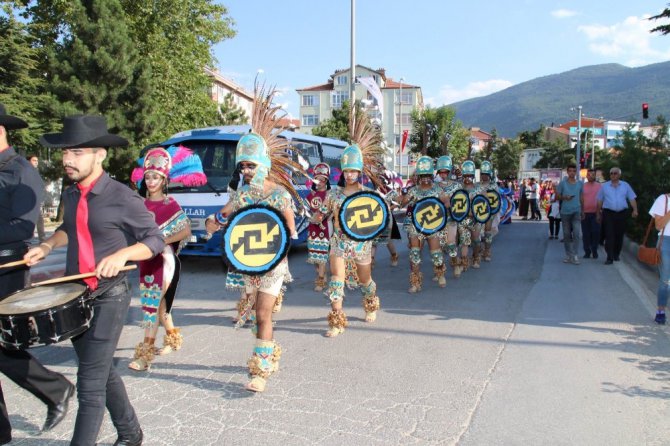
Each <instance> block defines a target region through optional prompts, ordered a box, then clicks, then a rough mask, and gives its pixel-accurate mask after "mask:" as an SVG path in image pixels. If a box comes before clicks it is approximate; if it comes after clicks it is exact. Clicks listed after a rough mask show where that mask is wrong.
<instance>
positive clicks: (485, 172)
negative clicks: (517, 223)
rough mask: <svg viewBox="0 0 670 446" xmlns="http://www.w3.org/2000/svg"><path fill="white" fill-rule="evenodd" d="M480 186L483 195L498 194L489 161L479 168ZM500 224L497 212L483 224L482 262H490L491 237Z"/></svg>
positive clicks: (496, 231)
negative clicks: (492, 191)
mask: <svg viewBox="0 0 670 446" xmlns="http://www.w3.org/2000/svg"><path fill="white" fill-rule="evenodd" d="M479 178H480V183H479V184H480V186H481V188H482V190H483V191H484V193H486V192H487V191H489V190H494V191H496V192H498V185H497V184H496V183H495V182H494V181H492V180H493V164H491V161H488V160H484V161H482V165H481V166H480V168H479ZM499 224H500V212H497V213H496V214H495V215H494V216H493V217H491V218H490V219H489V220H488V221H487V222H486V223H485V224H484V251H483V253H482V255H483V258H484V261H485V262H490V261H491V245H493V237H494V236H495V235H496V234H497V233H498V225H499Z"/></svg>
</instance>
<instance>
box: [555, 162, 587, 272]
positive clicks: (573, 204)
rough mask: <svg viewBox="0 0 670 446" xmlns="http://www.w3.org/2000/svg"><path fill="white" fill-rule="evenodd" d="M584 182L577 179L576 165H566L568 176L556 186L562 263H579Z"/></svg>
mask: <svg viewBox="0 0 670 446" xmlns="http://www.w3.org/2000/svg"><path fill="white" fill-rule="evenodd" d="M583 186H584V184H583V183H582V182H581V181H580V180H579V179H577V166H576V165H574V164H571V165H569V166H568V176H567V178H564V179H563V180H562V181H561V182H560V183H559V184H558V187H557V188H556V194H557V195H556V197H557V198H558V199H559V200H561V223H563V239H564V240H565V242H564V247H565V259H563V262H564V263H572V264H574V265H579V257H578V254H577V253H578V252H579V251H578V250H579V241H580V240H581V238H582V225H581V220H582V219H583V218H584V195H583V193H582V192H583Z"/></svg>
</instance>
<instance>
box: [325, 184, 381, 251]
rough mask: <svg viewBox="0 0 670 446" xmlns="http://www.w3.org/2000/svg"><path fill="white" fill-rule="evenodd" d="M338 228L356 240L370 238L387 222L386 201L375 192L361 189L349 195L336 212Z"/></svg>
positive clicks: (377, 233) (360, 240) (375, 235)
mask: <svg viewBox="0 0 670 446" xmlns="http://www.w3.org/2000/svg"><path fill="white" fill-rule="evenodd" d="M337 219H338V222H339V224H340V229H341V230H342V232H344V233H345V234H346V235H347V237H349V238H350V239H352V240H355V241H357V242H366V241H368V240H372V239H373V238H375V237H377V236H378V235H379V234H381V233H382V232H383V231H384V229H385V228H386V226H387V225H388V223H389V219H390V211H389V207H388V204H386V201H385V200H384V199H383V198H382V197H381V195H379V194H378V193H376V192H372V191H361V192H356V193H355V194H352V195H349V196H348V197H347V198H346V199H345V200H344V201H343V202H342V206H341V207H340V211H339V212H338V213H337Z"/></svg>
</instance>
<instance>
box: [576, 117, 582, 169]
mask: <svg viewBox="0 0 670 446" xmlns="http://www.w3.org/2000/svg"><path fill="white" fill-rule="evenodd" d="M577 113H578V115H577V158H576V161H577V166H578V171H579V169H581V166H580V162H579V160H580V159H581V148H582V146H581V144H582V106H581V105H580V106H578V107H577Z"/></svg>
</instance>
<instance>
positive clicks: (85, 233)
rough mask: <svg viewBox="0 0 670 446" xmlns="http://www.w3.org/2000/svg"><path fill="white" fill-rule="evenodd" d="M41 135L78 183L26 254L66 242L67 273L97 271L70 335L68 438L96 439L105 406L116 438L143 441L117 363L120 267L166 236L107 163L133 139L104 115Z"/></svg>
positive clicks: (81, 444)
mask: <svg viewBox="0 0 670 446" xmlns="http://www.w3.org/2000/svg"><path fill="white" fill-rule="evenodd" d="M40 142H41V143H42V144H43V145H44V146H46V147H49V148H54V149H62V151H63V152H62V153H63V167H64V168H65V174H66V175H67V176H68V178H70V180H72V181H74V183H75V184H74V185H72V186H70V187H68V188H67V189H66V190H65V191H64V192H63V203H64V217H63V224H62V225H61V226H59V227H58V228H57V229H56V231H55V232H54V234H53V235H52V236H51V237H49V238H48V239H47V240H46V241H45V242H44V243H42V244H40V245H39V246H37V247H35V248H32V249H31V250H30V251H28V253H26V255H25V259H26V260H27V261H28V264H29V265H32V264H35V263H37V262H38V261H40V260H41V259H43V258H44V257H46V256H47V255H48V254H49V253H51V252H52V251H53V250H54V249H56V248H58V247H60V246H65V245H67V258H66V267H65V273H66V274H67V275H73V274H78V273H88V272H95V274H96V275H95V276H93V277H90V278H87V279H84V281H85V282H86V284H87V285H88V287H89V289H90V290H91V291H92V297H95V298H94V299H91V300H90V302H91V305H92V310H93V317H92V319H91V321H90V325H89V328H88V329H87V330H86V331H85V332H83V333H82V334H80V335H78V336H75V337H74V338H72V345H73V346H74V351H75V353H76V355H77V359H78V368H77V396H78V399H79V409H78V411H77V420H76V421H75V424H74V430H73V432H72V441H71V443H70V445H71V446H90V445H92V444H95V442H96V439H97V437H98V432H99V430H100V426H101V424H102V421H103V418H104V414H105V409H107V411H108V412H109V415H110V419H111V421H112V423H113V424H114V427H115V428H116V430H117V432H118V438H117V440H116V442H115V443H114V444H116V445H141V444H142V438H143V433H142V429H141V428H140V423H139V420H138V418H137V416H136V414H135V411H134V410H133V407H132V405H131V404H130V400H129V399H128V394H127V392H126V388H125V386H124V384H123V381H122V379H121V376H120V375H119V373H118V372H117V369H116V367H115V366H114V351H115V350H116V346H117V344H118V342H119V337H120V336H121V331H122V330H123V322H124V321H125V320H126V315H127V314H128V307H129V306H130V297H131V296H130V288H129V285H128V281H127V279H126V273H125V272H122V271H121V268H122V267H123V266H124V265H125V264H126V262H129V261H142V260H147V259H150V258H152V257H155V256H156V255H158V254H160V253H161V252H162V251H163V249H164V248H165V243H164V242H163V237H162V236H161V233H160V230H159V229H158V226H157V225H156V222H155V221H154V217H153V216H152V215H151V213H150V212H149V211H148V210H147V208H146V206H145V205H144V203H143V202H142V199H141V198H140V196H139V195H137V193H136V192H134V191H132V190H131V189H130V188H129V187H127V186H125V185H123V184H121V183H119V182H117V181H114V180H113V179H112V178H110V176H109V175H108V174H107V173H105V171H104V170H103V167H102V163H103V161H104V159H105V157H106V156H107V148H109V147H119V146H126V145H128V141H127V140H126V139H125V138H121V137H120V136H117V135H113V134H110V133H109V132H108V131H107V123H106V122H105V118H103V117H102V116H90V115H78V116H69V117H66V118H65V119H64V120H63V131H62V133H55V134H47V135H44V136H42V138H41V140H40Z"/></svg>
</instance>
